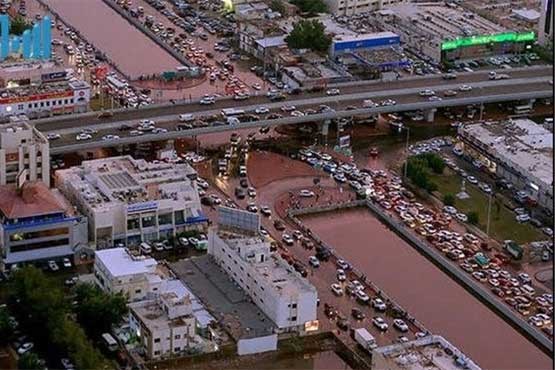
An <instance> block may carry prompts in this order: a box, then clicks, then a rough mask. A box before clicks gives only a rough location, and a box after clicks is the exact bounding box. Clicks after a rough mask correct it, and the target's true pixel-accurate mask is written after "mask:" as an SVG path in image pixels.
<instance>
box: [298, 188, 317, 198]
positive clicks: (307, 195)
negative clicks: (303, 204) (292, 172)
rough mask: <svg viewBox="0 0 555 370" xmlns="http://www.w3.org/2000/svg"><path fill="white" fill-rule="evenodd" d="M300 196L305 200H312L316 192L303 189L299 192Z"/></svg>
mask: <svg viewBox="0 0 555 370" xmlns="http://www.w3.org/2000/svg"><path fill="white" fill-rule="evenodd" d="M299 195H300V196H301V197H303V198H311V197H313V196H314V192H313V191H311V190H306V189H303V190H301V191H300V192H299Z"/></svg>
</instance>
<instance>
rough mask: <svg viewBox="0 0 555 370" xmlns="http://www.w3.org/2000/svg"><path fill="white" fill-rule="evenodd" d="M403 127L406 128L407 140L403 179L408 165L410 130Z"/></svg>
mask: <svg viewBox="0 0 555 370" xmlns="http://www.w3.org/2000/svg"><path fill="white" fill-rule="evenodd" d="M405 129H406V130H407V142H406V143H405V153H406V154H407V159H406V160H405V168H404V171H403V172H404V173H403V177H404V178H405V180H406V179H407V168H408V167H409V166H408V164H409V132H410V128H408V127H405Z"/></svg>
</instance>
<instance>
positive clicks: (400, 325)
mask: <svg viewBox="0 0 555 370" xmlns="http://www.w3.org/2000/svg"><path fill="white" fill-rule="evenodd" d="M393 326H395V328H396V329H397V330H399V331H400V332H402V333H406V332H407V331H409V326H408V325H407V324H406V323H405V322H404V321H403V320H401V319H395V320H393Z"/></svg>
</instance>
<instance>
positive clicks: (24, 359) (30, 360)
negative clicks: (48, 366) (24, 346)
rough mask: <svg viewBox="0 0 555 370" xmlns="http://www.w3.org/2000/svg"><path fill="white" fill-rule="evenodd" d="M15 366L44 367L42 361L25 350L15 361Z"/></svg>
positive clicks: (27, 369) (26, 368) (25, 368)
mask: <svg viewBox="0 0 555 370" xmlns="http://www.w3.org/2000/svg"><path fill="white" fill-rule="evenodd" d="M17 368H18V369H20V370H37V369H42V368H44V363H43V361H41V359H40V358H39V356H37V355H36V354H35V353H33V352H27V353H25V354H24V355H23V356H21V357H20V358H19V360H18V361H17Z"/></svg>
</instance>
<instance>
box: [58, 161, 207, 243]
mask: <svg viewBox="0 0 555 370" xmlns="http://www.w3.org/2000/svg"><path fill="white" fill-rule="evenodd" d="M55 178H56V187H57V188H58V189H60V191H62V192H63V193H64V194H65V195H66V197H67V198H68V199H70V201H71V202H72V203H73V204H75V205H76V206H77V208H78V209H79V210H81V212H82V213H83V214H84V215H86V216H87V217H88V219H89V238H90V240H91V241H92V242H94V243H96V245H97V248H98V249H102V248H109V247H112V246H114V245H116V246H128V247H137V246H138V245H139V244H140V243H141V242H143V241H146V242H152V241H157V240H165V239H169V238H173V237H175V236H176V235H177V234H179V233H181V232H184V231H187V230H191V229H199V228H202V227H204V226H205V225H206V224H207V222H208V219H207V218H206V217H205V216H204V215H203V214H202V208H201V205H200V199H199V195H198V191H197V185H196V172H195V170H194V169H193V168H192V167H191V166H189V165H188V164H172V163H164V162H162V163H161V162H147V161H145V160H142V159H141V160H139V159H133V158H132V157H131V156H121V157H112V158H104V159H98V160H91V161H84V162H83V163H82V164H81V166H76V167H72V168H70V169H66V170H59V171H56V177H55Z"/></svg>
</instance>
